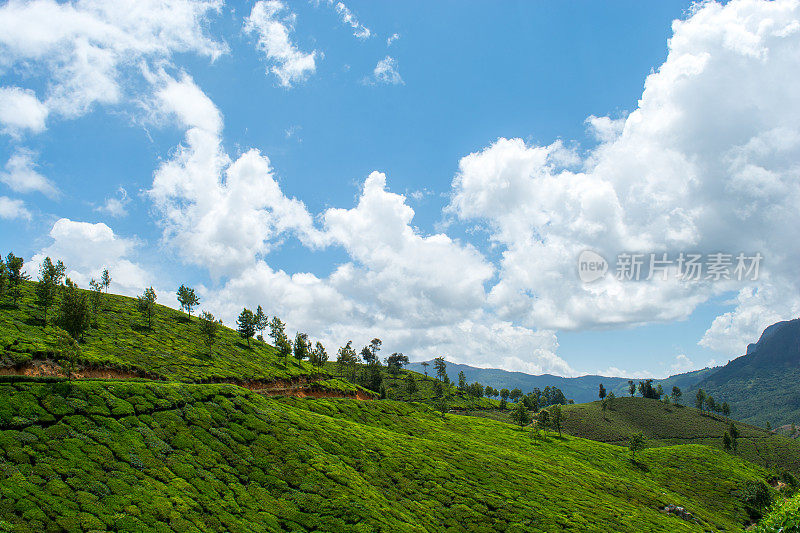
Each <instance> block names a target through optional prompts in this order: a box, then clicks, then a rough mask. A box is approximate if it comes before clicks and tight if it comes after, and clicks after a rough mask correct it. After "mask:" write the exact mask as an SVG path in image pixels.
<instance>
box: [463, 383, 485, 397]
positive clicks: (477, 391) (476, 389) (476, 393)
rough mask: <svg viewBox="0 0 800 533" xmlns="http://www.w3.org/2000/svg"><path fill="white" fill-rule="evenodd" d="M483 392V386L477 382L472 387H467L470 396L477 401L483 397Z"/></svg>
mask: <svg viewBox="0 0 800 533" xmlns="http://www.w3.org/2000/svg"><path fill="white" fill-rule="evenodd" d="M483 390H484V389H483V385H481V384H480V383H478V382H477V381H476V382H475V383H473V384H472V385H470V386H469V387H467V392H468V394H469V395H470V396H472V397H473V398H476V399H477V398H480V397H481V396H483Z"/></svg>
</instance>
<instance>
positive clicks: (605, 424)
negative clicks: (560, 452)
mask: <svg viewBox="0 0 800 533" xmlns="http://www.w3.org/2000/svg"><path fill="white" fill-rule="evenodd" d="M563 412H564V417H565V421H564V431H566V432H567V433H569V434H571V435H577V436H581V437H584V438H587V439H592V440H597V441H601V442H611V443H624V442H626V441H627V440H628V438H629V437H630V435H632V434H633V433H637V432H642V434H643V435H644V436H645V437H646V438H647V439H648V440H649V444H650V445H653V446H664V445H672V444H687V443H695V444H705V445H708V446H714V447H717V448H720V449H721V448H722V435H723V434H724V433H725V432H726V431H727V430H728V429H729V427H730V424H731V422H734V421H733V420H731V419H729V418H726V417H724V416H722V415H719V414H712V413H708V412H700V411H699V410H697V409H695V408H693V407H686V406H675V405H669V404H665V403H664V402H660V401H657V400H651V399H645V398H616V399H614V400H613V401H611V402H610V403H609V404H608V408H607V409H606V410H605V411H603V409H602V405H601V403H600V402H591V403H585V404H576V405H568V406H564V409H563ZM734 423H735V425H736V428H737V430H738V431H739V434H740V437H739V439H738V450H737V453H738V454H739V455H740V456H741V457H743V458H745V459H747V460H750V461H754V462H757V463H759V464H761V465H764V466H768V467H770V468H775V469H778V470H780V469H786V470H790V471H793V472H795V473H800V442H797V441H796V440H793V439H789V438H786V437H783V436H779V435H773V434H771V433H770V432H769V431H767V430H765V429H762V428H759V427H756V426H751V425H749V424H744V423H741V422H734Z"/></svg>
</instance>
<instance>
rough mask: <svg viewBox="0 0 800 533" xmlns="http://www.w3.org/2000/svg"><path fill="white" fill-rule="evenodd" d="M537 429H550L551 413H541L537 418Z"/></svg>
mask: <svg viewBox="0 0 800 533" xmlns="http://www.w3.org/2000/svg"><path fill="white" fill-rule="evenodd" d="M536 427H537V428H542V429H547V428H549V427H550V412H549V411H548V410H547V409H545V410H543V411H540V412H539V416H538V417H537V418H536Z"/></svg>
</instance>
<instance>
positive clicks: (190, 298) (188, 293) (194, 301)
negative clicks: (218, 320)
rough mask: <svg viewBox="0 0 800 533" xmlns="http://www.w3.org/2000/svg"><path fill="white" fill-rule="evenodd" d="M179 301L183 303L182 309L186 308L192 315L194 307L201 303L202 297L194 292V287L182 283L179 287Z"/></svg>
mask: <svg viewBox="0 0 800 533" xmlns="http://www.w3.org/2000/svg"><path fill="white" fill-rule="evenodd" d="M178 303H180V304H181V309H186V313H187V314H188V315H189V316H190V317H191V316H192V308H193V307H195V306H197V305H200V299H199V298H198V297H197V295H196V294H195V293H194V289H192V288H190V287H187V286H186V285H181V286H180V287H178Z"/></svg>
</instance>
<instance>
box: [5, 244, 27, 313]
mask: <svg viewBox="0 0 800 533" xmlns="http://www.w3.org/2000/svg"><path fill="white" fill-rule="evenodd" d="M24 266H25V261H24V260H23V259H22V258H21V257H17V256H15V255H14V254H13V253H11V252H9V253H8V255H7V256H6V262H5V269H4V271H5V276H4V279H6V278H7V279H8V292H9V294H10V295H11V298H12V299H13V300H14V306H15V307H16V305H17V304H18V303H19V298H20V295H21V288H22V287H21V286H22V283H23V282H24V281H27V280H29V279H30V276H29V275H27V274H25V272H23V271H22V268H23V267H24Z"/></svg>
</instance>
